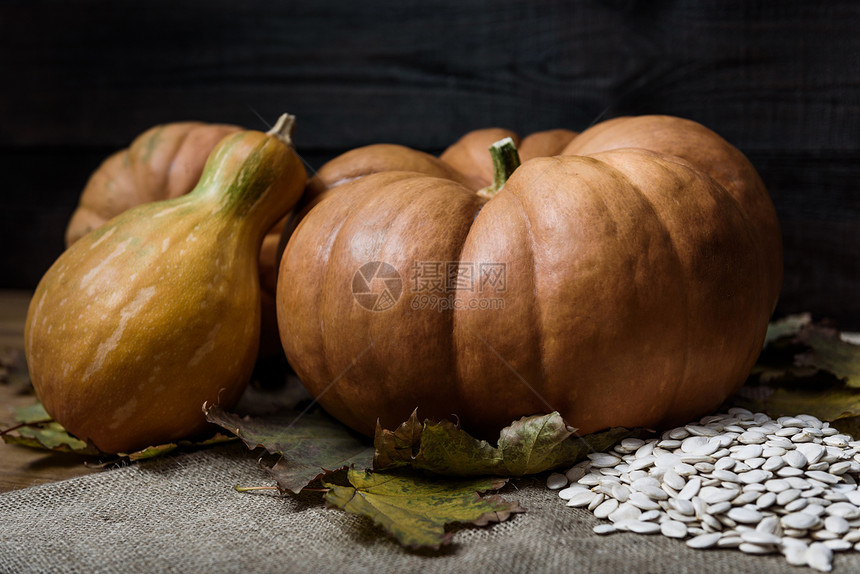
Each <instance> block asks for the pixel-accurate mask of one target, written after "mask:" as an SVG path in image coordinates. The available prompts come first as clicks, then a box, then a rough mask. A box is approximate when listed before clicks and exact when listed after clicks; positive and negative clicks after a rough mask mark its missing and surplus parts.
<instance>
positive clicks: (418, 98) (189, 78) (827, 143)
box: [0, 0, 860, 328]
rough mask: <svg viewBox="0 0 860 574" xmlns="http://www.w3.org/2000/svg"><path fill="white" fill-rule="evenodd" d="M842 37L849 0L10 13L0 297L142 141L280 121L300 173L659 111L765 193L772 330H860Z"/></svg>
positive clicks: (213, 1)
mask: <svg viewBox="0 0 860 574" xmlns="http://www.w3.org/2000/svg"><path fill="white" fill-rule="evenodd" d="M858 31H860V3H858V2H856V0H829V1H828V2H809V1H808V0H782V1H778V2H776V1H744V2H742V1H737V2H713V1H710V0H707V1H706V0H702V1H686V2H685V1H677V2H664V1H654V0H651V1H641V2H637V1H625V2H619V1H607V0H593V1H570V0H554V1H535V0H514V1H502V0H496V1H495V2H488V1H486V0H481V1H475V0H422V1H416V0H403V1H400V2H393V1H381V0H365V1H363V2H346V1H343V0H337V1H335V0H326V1H323V2H313V1H303V2H298V1H295V0H289V1H282V2H263V1H259V0H245V1H243V2H232V1H224V0H199V1H192V0H151V1H148V2H130V1H106V0H62V1H60V0H57V1H53V0H51V1H49V0H26V1H19V0H4V2H2V3H0V169H2V174H3V176H4V185H3V190H2V194H0V197H2V198H1V199H0V246H2V251H0V287H23V288H28V287H32V286H34V285H35V283H36V281H38V278H39V277H40V276H41V274H42V273H43V272H44V270H45V269H46V268H47V266H48V265H49V264H50V263H51V261H52V259H53V258H54V257H56V255H58V254H59V252H60V250H61V249H62V232H63V227H64V225H65V222H66V219H67V218H68V216H69V214H70V213H71V211H72V209H73V208H74V205H75V202H76V199H77V194H78V193H79V191H80V189H81V188H82V186H83V184H84V182H85V180H86V177H87V175H88V174H89V172H90V171H91V170H92V169H94V168H95V167H96V166H97V164H98V162H99V161H100V159H101V158H102V157H104V156H105V155H106V154H107V153H109V152H110V151H112V150H114V149H116V148H118V147H121V146H123V145H125V144H127V143H128V142H129V141H130V140H131V138H132V137H133V136H134V135H135V134H137V133H139V132H140V131H142V130H144V129H145V128H147V127H149V126H151V125H154V124H156V123H161V122H166V121H171V120H182V119H198V120H204V121H220V122H233V123H238V124H242V125H246V126H249V127H257V128H261V127H263V126H264V122H271V121H273V120H274V118H275V117H276V116H277V115H278V114H279V113H280V112H281V111H285V110H286V111H290V112H292V113H294V114H296V115H297V116H298V117H299V126H298V132H297V137H296V140H297V144H298V146H299V148H300V151H301V152H302V153H303V154H304V156H305V157H306V158H307V159H308V161H309V162H310V163H311V164H312V165H314V166H316V165H319V163H320V162H322V161H323V160H325V159H326V158H328V157H332V156H333V155H335V154H336V153H338V152H340V151H343V150H345V149H348V148H350V147H353V146H357V145H361V144H365V143H372V142H380V141H389V142H398V143H403V144H407V145H411V146H415V147H418V148H421V149H425V150H428V151H439V150H441V149H442V148H443V147H444V146H445V145H446V144H447V143H449V142H451V141H453V140H454V139H455V138H456V137H458V136H459V135H460V134H462V133H463V132H465V131H466V130H469V129H472V128H477V127H484V126H488V125H501V126H507V127H510V128H513V129H515V130H518V131H520V132H529V131H533V130H538V129H545V128H550V127H556V126H563V127H568V128H573V129H582V128H584V127H586V126H587V125H589V124H590V123H592V122H594V121H596V120H598V119H600V118H605V117H612V116H616V115H622V114H638V113H669V114H675V115H680V116H685V117H690V118H693V119H696V120H698V121H701V122H703V123H705V124H706V125H708V126H710V127H712V128H713V129H715V130H716V131H718V132H719V133H721V134H722V135H724V136H725V137H726V138H727V139H728V140H730V141H731V142H732V143H734V144H735V145H737V146H738V147H739V148H741V149H742V150H743V151H744V152H746V153H747V155H748V156H749V157H750V158H751V159H752V161H753V162H754V163H755V165H756V166H757V167H758V169H759V171H760V172H761V174H762V176H763V178H764V180H765V182H766V183H767V184H768V186H769V189H770V191H771V194H772V196H773V199H774V202H775V203H776V206H777V210H778V212H779V215H780V218H781V221H782V225H783V232H784V236H785V246H786V254H785V264H786V281H785V288H784V292H783V297H782V300H781V303H780V308H779V312H780V313H787V312H793V311H799V310H807V309H808V310H812V311H814V312H816V313H818V314H820V315H825V316H830V317H836V318H839V319H840V320H841V321H842V322H843V325H846V326H850V327H854V328H860V297H858V295H860V256H858V255H857V245H860V193H858V189H857V181H858V176H860V167H858V165H860V33H858Z"/></svg>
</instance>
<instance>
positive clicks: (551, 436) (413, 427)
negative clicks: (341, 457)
mask: <svg viewBox="0 0 860 574" xmlns="http://www.w3.org/2000/svg"><path fill="white" fill-rule="evenodd" d="M633 432H634V431H631V430H629V429H625V428H614V429H609V430H607V431H604V432H599V433H593V434H590V435H586V436H582V437H580V436H576V434H575V429H572V428H571V427H569V426H567V425H566V424H565V422H564V420H563V419H562V417H561V415H560V414H559V413H557V412H555V413H551V414H548V415H536V416H530V417H523V418H521V419H519V420H517V421H514V422H513V423H511V425H510V426H507V427H505V428H504V429H502V431H501V433H500V435H499V440H498V446H495V447H494V446H492V445H490V444H489V443H488V442H487V441H484V440H479V439H476V438H474V437H472V436H471V435H469V434H468V433H467V432H466V431H464V430H462V429H461V428H460V427H459V426H457V425H456V424H454V423H452V422H450V421H446V420H443V421H441V422H431V421H424V422H423V423H421V422H419V419H418V414H417V411H416V412H413V413H412V416H410V418H409V420H407V421H406V422H404V423H403V424H401V425H400V426H399V427H398V428H397V429H395V430H393V431H389V430H385V429H382V428H381V427H377V432H376V437H375V439H374V446H375V447H376V455H375V457H374V463H373V465H374V468H375V469H377V470H378V469H385V468H392V467H397V466H412V467H414V468H418V469H422V470H428V471H431V472H434V473H437V474H442V475H446V476H482V475H495V476H522V475H525V474H534V473H539V472H543V471H546V470H551V469H554V468H558V467H561V466H565V465H572V464H573V463H575V462H576V461H578V460H580V459H582V458H584V457H585V455H587V454H588V453H591V452H599V451H603V450H606V449H608V448H610V447H611V446H612V445H614V444H615V443H617V442H618V441H620V440H622V439H624V438H626V437H628V436H631V435H632V434H633Z"/></svg>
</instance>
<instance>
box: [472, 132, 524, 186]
mask: <svg viewBox="0 0 860 574" xmlns="http://www.w3.org/2000/svg"><path fill="white" fill-rule="evenodd" d="M490 157H492V158H493V184H492V185H490V186H488V187H485V188H483V189H481V190H479V191H478V195H480V196H481V197H487V198H492V197H493V196H494V195H496V194H497V193H499V192H500V191H501V190H502V188H503V187H505V183H507V181H508V178H509V177H511V174H513V173H514V170H516V169H517V168H518V167H520V154H519V153H518V152H517V146H516V144H515V143H514V140H512V139H511V138H504V139H501V140H499V141H497V142H496V143H494V144H493V145H491V146H490Z"/></svg>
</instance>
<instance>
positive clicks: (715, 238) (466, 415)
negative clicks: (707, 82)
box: [277, 116, 782, 436]
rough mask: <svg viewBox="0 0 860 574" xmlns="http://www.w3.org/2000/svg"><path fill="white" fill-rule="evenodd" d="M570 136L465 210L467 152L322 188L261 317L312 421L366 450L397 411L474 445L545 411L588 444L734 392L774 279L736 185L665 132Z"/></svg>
mask: <svg viewBox="0 0 860 574" xmlns="http://www.w3.org/2000/svg"><path fill="white" fill-rule="evenodd" d="M573 135H574V134H572V133H571V132H566V133H563V134H558V133H556V135H555V136H554V137H557V139H556V140H555V141H556V143H555V144H549V143H547V144H546V145H545V146H544V147H542V148H540V149H542V150H548V151H545V152H542V153H549V154H550V155H549V156H545V157H541V156H540V155H537V157H532V158H531V159H527V160H526V161H524V162H523V163H522V165H520V166H519V167H518V168H516V169H515V170H514V171H513V173H512V174H509V177H508V178H507V181H506V183H504V181H499V182H497V183H499V184H501V183H504V186H503V187H502V188H501V190H500V191H499V190H498V189H497V188H498V187H499V186H498V185H496V188H491V189H489V190H483V191H482V192H481V194H478V193H476V191H478V190H479V189H480V188H481V187H482V186H485V185H487V184H488V183H489V182H488V176H487V170H486V165H487V164H486V162H489V157H487V159H486V160H482V159H481V157H483V156H481V157H478V159H477V160H474V159H471V160H470V157H472V158H474V157H475V156H474V153H473V152H472V151H471V150H473V149H474V145H472V144H469V141H468V140H474V139H477V140H480V139H481V138H480V137H475V136H470V138H468V140H464V141H465V145H464V141H461V142H458V144H457V145H456V146H452V148H453V149H452V150H448V151H447V152H446V153H445V154H443V156H442V158H443V159H444V160H445V161H442V160H438V159H436V158H432V157H430V156H427V155H426V154H421V153H420V152H415V151H411V150H408V149H406V148H400V147H396V146H395V147H392V146H382V147H380V146H370V147H369V148H362V149H359V150H354V151H353V152H350V153H348V154H345V155H344V156H341V157H339V158H336V159H335V160H333V161H332V162H331V163H329V164H328V165H326V166H324V167H323V168H322V169H321V170H320V172H319V173H318V174H317V177H316V178H315V180H314V182H312V184H311V186H310V187H311V189H315V192H314V193H313V194H312V197H309V203H310V204H315V206H312V208H311V209H309V210H308V212H307V214H306V215H305V217H304V218H303V220H302V221H301V223H300V224H299V225H298V227H297V228H296V230H295V232H294V233H293V234H292V237H291V238H290V240H289V242H288V244H287V246H286V250H285V252H284V256H283V258H282V260H281V266H280V274H281V276H282V277H286V276H289V277H290V280H289V281H280V282H279V284H278V293H277V299H278V322H279V325H280V328H281V341H282V344H283V346H284V350H285V352H286V355H287V358H288V359H289V361H290V363H291V364H292V366H293V368H294V369H295V370H296V372H297V374H298V375H299V377H300V378H301V380H302V381H303V382H304V384H305V385H306V386H307V388H308V389H309V390H310V392H311V393H312V394H313V395H314V396H316V397H317V398H318V400H319V402H320V403H321V404H322V405H323V407H324V408H326V409H327V410H328V411H329V412H330V413H331V414H332V415H334V416H335V417H337V418H338V419H340V420H341V421H343V422H344V423H346V424H348V425H349V426H351V427H353V428H355V429H357V430H359V431H361V432H363V433H367V434H370V433H372V432H373V430H374V427H375V424H376V422H377V419H379V420H380V422H381V423H382V424H383V425H384V426H389V427H390V426H393V425H395V424H397V423H399V422H401V421H403V420H405V419H406V418H407V417H408V416H409V413H410V412H411V411H412V410H413V409H414V408H416V407H418V408H419V410H420V413H421V414H422V415H423V416H427V417H431V418H436V417H450V416H451V415H457V416H458V417H459V419H460V421H461V423H462V425H463V426H464V427H465V428H466V429H468V430H471V431H472V432H475V433H477V434H479V435H485V436H486V435H493V434H494V433H496V432H497V431H498V430H499V428H500V427H502V426H504V425H506V424H508V423H510V422H511V421H512V420H514V419H516V418H517V417H520V416H523V415H531V414H535V413H543V412H548V411H552V410H557V411H559V412H561V414H562V415H563V416H564V417H565V419H566V420H567V421H568V423H569V424H572V425H574V426H576V427H577V428H578V429H579V431H580V432H582V433H589V432H593V431H597V430H600V429H603V428H606V427H609V426H615V425H623V426H630V427H632V426H645V427H662V426H666V425H671V424H676V423H679V422H683V421H687V420H691V419H693V418H695V417H698V416H701V415H702V414H704V413H707V412H708V411H711V410H712V409H714V408H716V407H718V406H719V405H720V403H721V402H722V401H723V400H724V399H725V398H726V397H727V396H728V395H730V394H731V393H732V392H734V391H735V390H736V389H737V388H738V387H739V386H740V385H742V384H743V382H744V380H745V378H746V377H747V375H748V373H749V372H750V369H751V368H752V366H753V364H754V362H755V360H756V358H757V356H758V354H759V351H760V349H761V346H762V342H763V340H764V336H765V331H766V329H767V323H768V320H769V318H770V316H771V313H772V312H773V309H774V306H775V304H776V301H777V297H778V294H779V290H780V286H781V281H782V244H781V237H780V231H779V225H778V222H777V218H776V214H775V211H774V208H773V205H772V203H771V201H770V198H769V196H768V194H767V191H766V189H765V187H764V185H763V183H762V181H761V179H760V178H759V176H758V175H757V173H756V171H755V169H754V168H753V166H752V165H751V164H750V162H749V161H748V160H747V159H746V158H745V157H744V155H743V154H742V153H741V152H740V151H738V150H737V149H736V148H734V147H733V146H731V145H730V144H729V143H727V142H726V141H725V140H724V139H722V138H721V137H720V136H718V135H717V134H715V133H714V132H712V131H711V130H709V129H707V128H705V127H704V126H702V125H700V124H698V123H695V122H692V121H689V120H684V119H680V118H675V117H668V116H642V117H629V118H618V119H614V120H610V121H607V122H603V123H600V124H598V125H596V126H594V127H592V128H590V129H588V130H586V131H585V132H583V133H582V134H580V135H578V136H576V137H573ZM562 136H563V137H562ZM486 137H489V136H486ZM565 137H567V138H568V139H567V141H564V138H565ZM571 138H572V139H571ZM538 139H540V138H538ZM548 139H552V138H548ZM480 143H481V146H483V145H484V144H485V143H486V141H481V142H480ZM553 146H555V147H556V148H559V149H553ZM501 149H504V148H501ZM500 157H501V156H500ZM464 158H465V159H464ZM481 162H485V163H484V167H480V168H478V169H471V167H474V164H476V163H481ZM452 166H455V167H456V168H458V169H452ZM513 167H514V165H510V164H509V165H508V166H507V170H508V172H510V171H511V169H512V168H513ZM501 179H502V180H504V178H501ZM482 195H487V196H489V197H490V198H489V199H487V198H485V197H482Z"/></svg>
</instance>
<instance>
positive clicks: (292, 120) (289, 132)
mask: <svg viewBox="0 0 860 574" xmlns="http://www.w3.org/2000/svg"><path fill="white" fill-rule="evenodd" d="M295 129H296V116H294V115H292V114H281V117H279V118H278V121H277V122H275V125H274V126H272V129H270V130H269V131H267V132H266V135H270V136H275V137H276V138H278V139H279V140H281V141H282V142H284V144H286V145H288V146H290V147H293V130H295Z"/></svg>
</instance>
